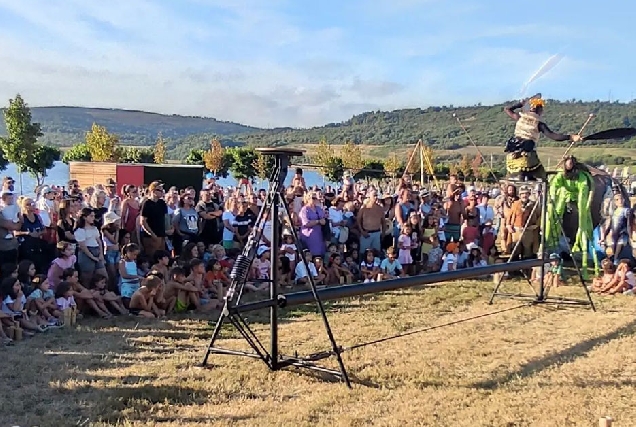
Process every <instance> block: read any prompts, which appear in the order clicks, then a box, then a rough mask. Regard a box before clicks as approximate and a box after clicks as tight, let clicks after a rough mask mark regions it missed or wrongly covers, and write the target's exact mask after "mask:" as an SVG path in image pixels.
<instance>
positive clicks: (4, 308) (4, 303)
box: [2, 294, 26, 314]
mask: <svg viewBox="0 0 636 427" xmlns="http://www.w3.org/2000/svg"><path fill="white" fill-rule="evenodd" d="M21 299H22V307H24V306H25V304H26V297H25V296H24V294H23V295H22V298H21ZM14 302H15V300H14V299H13V298H11V297H10V296H9V295H7V296H6V298H5V299H4V300H3V301H2V312H3V313H6V314H18V313H22V312H21V311H13V310H11V309H10V308H9V304H13V303H14Z"/></svg>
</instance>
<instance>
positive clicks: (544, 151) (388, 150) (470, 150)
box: [296, 144, 636, 166]
mask: <svg viewBox="0 0 636 427" xmlns="http://www.w3.org/2000/svg"><path fill="white" fill-rule="evenodd" d="M317 147H318V144H302V145H301V146H298V147H296V148H301V149H303V150H306V154H307V155H309V156H311V155H312V153H315V152H316V148H317ZM332 147H333V148H334V151H335V153H336V155H338V154H339V153H340V151H341V149H342V147H343V146H342V145H333V146H332ZM413 147H414V145H412V146H404V145H400V146H394V145H367V146H365V150H364V151H363V155H364V156H365V157H366V158H369V159H386V158H387V157H388V156H390V155H392V154H393V153H395V154H397V155H398V157H400V158H403V159H404V160H405V161H406V159H407V158H408V154H409V152H410V150H412V149H413ZM479 151H481V153H482V154H483V155H484V157H486V160H489V159H488V157H489V156H490V155H491V154H493V155H502V154H504V153H503V147H501V146H489V145H485V146H479ZM564 152H565V148H564V147H540V148H539V157H540V158H541V161H542V162H543V164H544V165H548V164H551V165H552V166H556V164H557V163H558V162H559V160H561V157H562V156H563V153H564ZM434 153H435V155H439V156H441V155H454V156H457V159H458V160H459V159H460V158H461V156H462V155H464V154H467V155H469V156H475V155H477V150H476V149H475V147H473V146H468V147H464V148H461V149H457V150H434ZM571 153H572V154H574V155H575V156H577V157H579V158H586V157H591V156H598V155H604V154H612V155H614V156H619V155H620V156H624V157H627V158H631V159H636V149H634V148H623V147H621V148H620V149H619V150H617V148H616V146H612V145H610V144H608V145H600V146H594V147H592V146H586V147H577V148H576V149H574V150H573V151H571Z"/></svg>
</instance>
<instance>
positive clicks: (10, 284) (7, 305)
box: [0, 277, 46, 337]
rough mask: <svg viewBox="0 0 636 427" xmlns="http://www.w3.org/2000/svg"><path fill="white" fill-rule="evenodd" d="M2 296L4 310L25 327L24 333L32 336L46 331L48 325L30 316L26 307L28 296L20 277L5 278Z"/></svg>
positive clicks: (0, 294) (1, 287)
mask: <svg viewBox="0 0 636 427" xmlns="http://www.w3.org/2000/svg"><path fill="white" fill-rule="evenodd" d="M0 297H1V298H2V312H3V313H4V314H6V315H8V316H10V317H11V319H12V320H14V321H16V322H18V323H19V324H20V327H21V328H22V329H24V335H26V336H31V337H32V336H33V335H35V332H44V331H46V326H44V325H42V324H38V323H37V318H34V319H31V318H29V315H28V313H27V311H26V309H25V304H26V297H25V296H24V293H23V292H22V285H20V281H19V280H18V279H15V278H13V277H7V278H6V279H4V280H3V281H2V284H0Z"/></svg>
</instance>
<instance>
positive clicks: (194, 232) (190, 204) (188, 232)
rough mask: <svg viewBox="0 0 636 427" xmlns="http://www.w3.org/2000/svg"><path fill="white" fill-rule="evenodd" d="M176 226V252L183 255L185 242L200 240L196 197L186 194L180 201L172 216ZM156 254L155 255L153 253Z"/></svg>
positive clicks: (174, 239)
mask: <svg viewBox="0 0 636 427" xmlns="http://www.w3.org/2000/svg"><path fill="white" fill-rule="evenodd" d="M172 224H173V226H174V235H173V243H174V252H175V254H176V255H181V249H182V248H183V243H184V242H186V241H187V242H192V243H197V242H198V241H199V215H198V213H197V211H196V210H195V209H194V199H192V196H190V195H188V194H185V195H183V196H182V197H181V200H180V201H179V208H178V209H177V210H176V211H175V212H174V216H173V217H172ZM153 256H154V255H153Z"/></svg>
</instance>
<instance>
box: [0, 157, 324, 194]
mask: <svg viewBox="0 0 636 427" xmlns="http://www.w3.org/2000/svg"><path fill="white" fill-rule="evenodd" d="M289 171H290V172H289V173H288V174H287V179H286V180H285V184H287V185H289V184H290V183H291V180H292V178H293V176H294V171H295V169H294V168H290V169H289ZM0 175H2V176H10V177H12V178H13V179H14V180H15V182H16V185H15V189H16V191H17V192H18V193H22V194H25V195H28V196H32V195H33V192H34V190H35V187H36V185H37V181H36V180H35V178H33V176H31V174H29V173H23V174H22V187H20V176H19V174H18V169H17V168H16V167H15V165H14V164H10V165H9V166H8V167H7V168H6V169H5V170H4V171H2V172H0ZM69 176H70V174H69V166H68V165H67V164H65V163H63V162H55V165H54V166H53V168H52V169H50V170H49V171H48V175H47V177H46V178H45V180H44V182H45V183H46V184H48V185H60V186H61V185H63V186H66V185H67V184H68V180H69ZM303 176H304V177H305V182H306V183H307V185H308V186H314V185H318V186H320V187H322V186H323V185H326V184H329V182H326V181H325V180H324V178H323V176H322V175H320V174H319V173H317V172H316V171H311V170H306V171H303ZM256 182H257V184H256V185H255V188H266V187H267V181H265V182H264V183H261V181H260V180H257V181H256ZM218 183H219V184H220V185H222V186H224V187H227V186H230V185H232V186H234V185H236V179H234V178H233V177H232V176H228V177H227V178H221V179H219V181H218ZM21 188H22V191H21V190H20V189H21Z"/></svg>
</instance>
